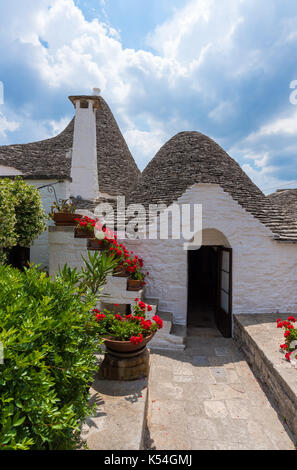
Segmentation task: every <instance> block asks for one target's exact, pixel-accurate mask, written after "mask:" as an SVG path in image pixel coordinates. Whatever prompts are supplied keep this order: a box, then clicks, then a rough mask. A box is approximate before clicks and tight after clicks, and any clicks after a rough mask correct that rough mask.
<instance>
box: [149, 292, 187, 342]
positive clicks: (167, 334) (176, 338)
mask: <svg viewBox="0 0 297 470" xmlns="http://www.w3.org/2000/svg"><path fill="white" fill-rule="evenodd" d="M143 301H144V302H145V303H146V304H149V305H151V307H153V310H152V311H151V312H150V313H149V315H148V314H147V317H149V318H152V317H153V316H154V315H156V314H157V315H159V317H160V318H161V319H162V320H163V328H162V329H161V330H159V331H157V333H156V334H155V337H154V339H153V340H152V341H150V343H149V348H150V349H151V350H154V349H166V350H168V351H179V350H181V351H183V350H184V349H185V342H186V336H187V328H186V326H182V325H174V324H173V315H172V313H169V312H162V311H160V310H159V308H158V307H159V301H158V299H152V298H145V299H143Z"/></svg>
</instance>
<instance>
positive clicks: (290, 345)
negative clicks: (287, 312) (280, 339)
mask: <svg viewBox="0 0 297 470" xmlns="http://www.w3.org/2000/svg"><path fill="white" fill-rule="evenodd" d="M276 322H277V327H278V328H283V329H284V330H285V332H284V339H285V343H284V344H281V345H280V348H281V350H282V351H283V352H285V353H286V355H285V358H286V359H287V361H289V362H290V363H291V364H292V366H293V367H296V366H297V328H295V327H294V324H295V323H296V322H297V320H296V318H295V317H294V316H293V315H291V316H289V317H288V319H287V320H283V321H282V320H281V319H280V318H278V319H277V320H276Z"/></svg>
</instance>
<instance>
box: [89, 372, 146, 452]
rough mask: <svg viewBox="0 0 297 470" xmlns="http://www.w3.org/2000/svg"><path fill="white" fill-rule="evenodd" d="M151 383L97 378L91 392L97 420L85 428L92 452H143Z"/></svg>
mask: <svg viewBox="0 0 297 470" xmlns="http://www.w3.org/2000/svg"><path fill="white" fill-rule="evenodd" d="M147 386H148V379H147V378H143V379H138V380H132V381H129V382H122V381H117V380H104V379H100V378H99V377H98V374H97V375H96V377H95V381H94V383H93V385H92V387H91V389H90V394H91V402H96V404H97V407H96V412H95V414H94V416H91V417H89V418H87V419H86V421H85V423H84V424H83V426H82V431H81V439H82V441H83V442H85V443H86V445H87V447H88V449H89V450H141V449H143V439H144V429H145V424H146V414H147V400H148V390H147Z"/></svg>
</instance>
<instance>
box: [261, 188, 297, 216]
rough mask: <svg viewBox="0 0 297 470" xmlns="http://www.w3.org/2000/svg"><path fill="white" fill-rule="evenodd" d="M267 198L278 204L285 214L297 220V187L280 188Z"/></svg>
mask: <svg viewBox="0 0 297 470" xmlns="http://www.w3.org/2000/svg"><path fill="white" fill-rule="evenodd" d="M267 198H268V199H269V200H270V201H272V202H273V203H275V204H277V205H278V206H279V207H280V209H281V210H282V211H283V212H284V213H285V214H287V215H289V216H290V217H292V218H293V219H295V220H297V189H279V190H278V191H276V192H275V193H272V194H269V195H268V196H267Z"/></svg>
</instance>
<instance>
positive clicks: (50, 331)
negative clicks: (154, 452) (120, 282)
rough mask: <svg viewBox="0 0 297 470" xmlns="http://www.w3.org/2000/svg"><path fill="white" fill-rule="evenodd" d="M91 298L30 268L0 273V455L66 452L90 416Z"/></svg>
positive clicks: (94, 345) (93, 348)
mask: <svg viewBox="0 0 297 470" xmlns="http://www.w3.org/2000/svg"><path fill="white" fill-rule="evenodd" d="M93 306H94V298H92V297H85V298H84V299H83V301H82V297H81V293H80V292H78V289H77V288H75V286H74V284H73V283H72V282H71V281H69V282H67V281H65V279H62V278H57V279H56V280H54V281H53V280H51V279H50V278H49V277H48V276H47V275H46V274H45V273H43V272H40V271H39V270H38V268H37V267H31V268H30V269H27V268H25V271H24V272H21V271H19V270H17V269H15V268H12V267H10V266H0V341H1V342H2V343H3V346H4V363H3V364H0V446H1V447H0V448H2V450H5V449H7V450H11V449H22V450H27V449H44V450H47V449H71V448H73V447H75V446H76V445H77V438H78V435H79V430H80V425H81V422H82V421H83V420H84V419H85V417H86V416H87V415H89V414H90V413H91V412H92V409H91V407H90V405H89V401H88V399H89V395H88V389H89V385H90V383H92V379H93V375H94V372H95V370H96V368H97V366H96V358H95V355H94V353H95V351H96V349H98V346H97V343H96V338H97V333H96V325H97V324H96V321H95V318H94V316H93V314H92V313H91V308H92V307H93Z"/></svg>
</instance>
